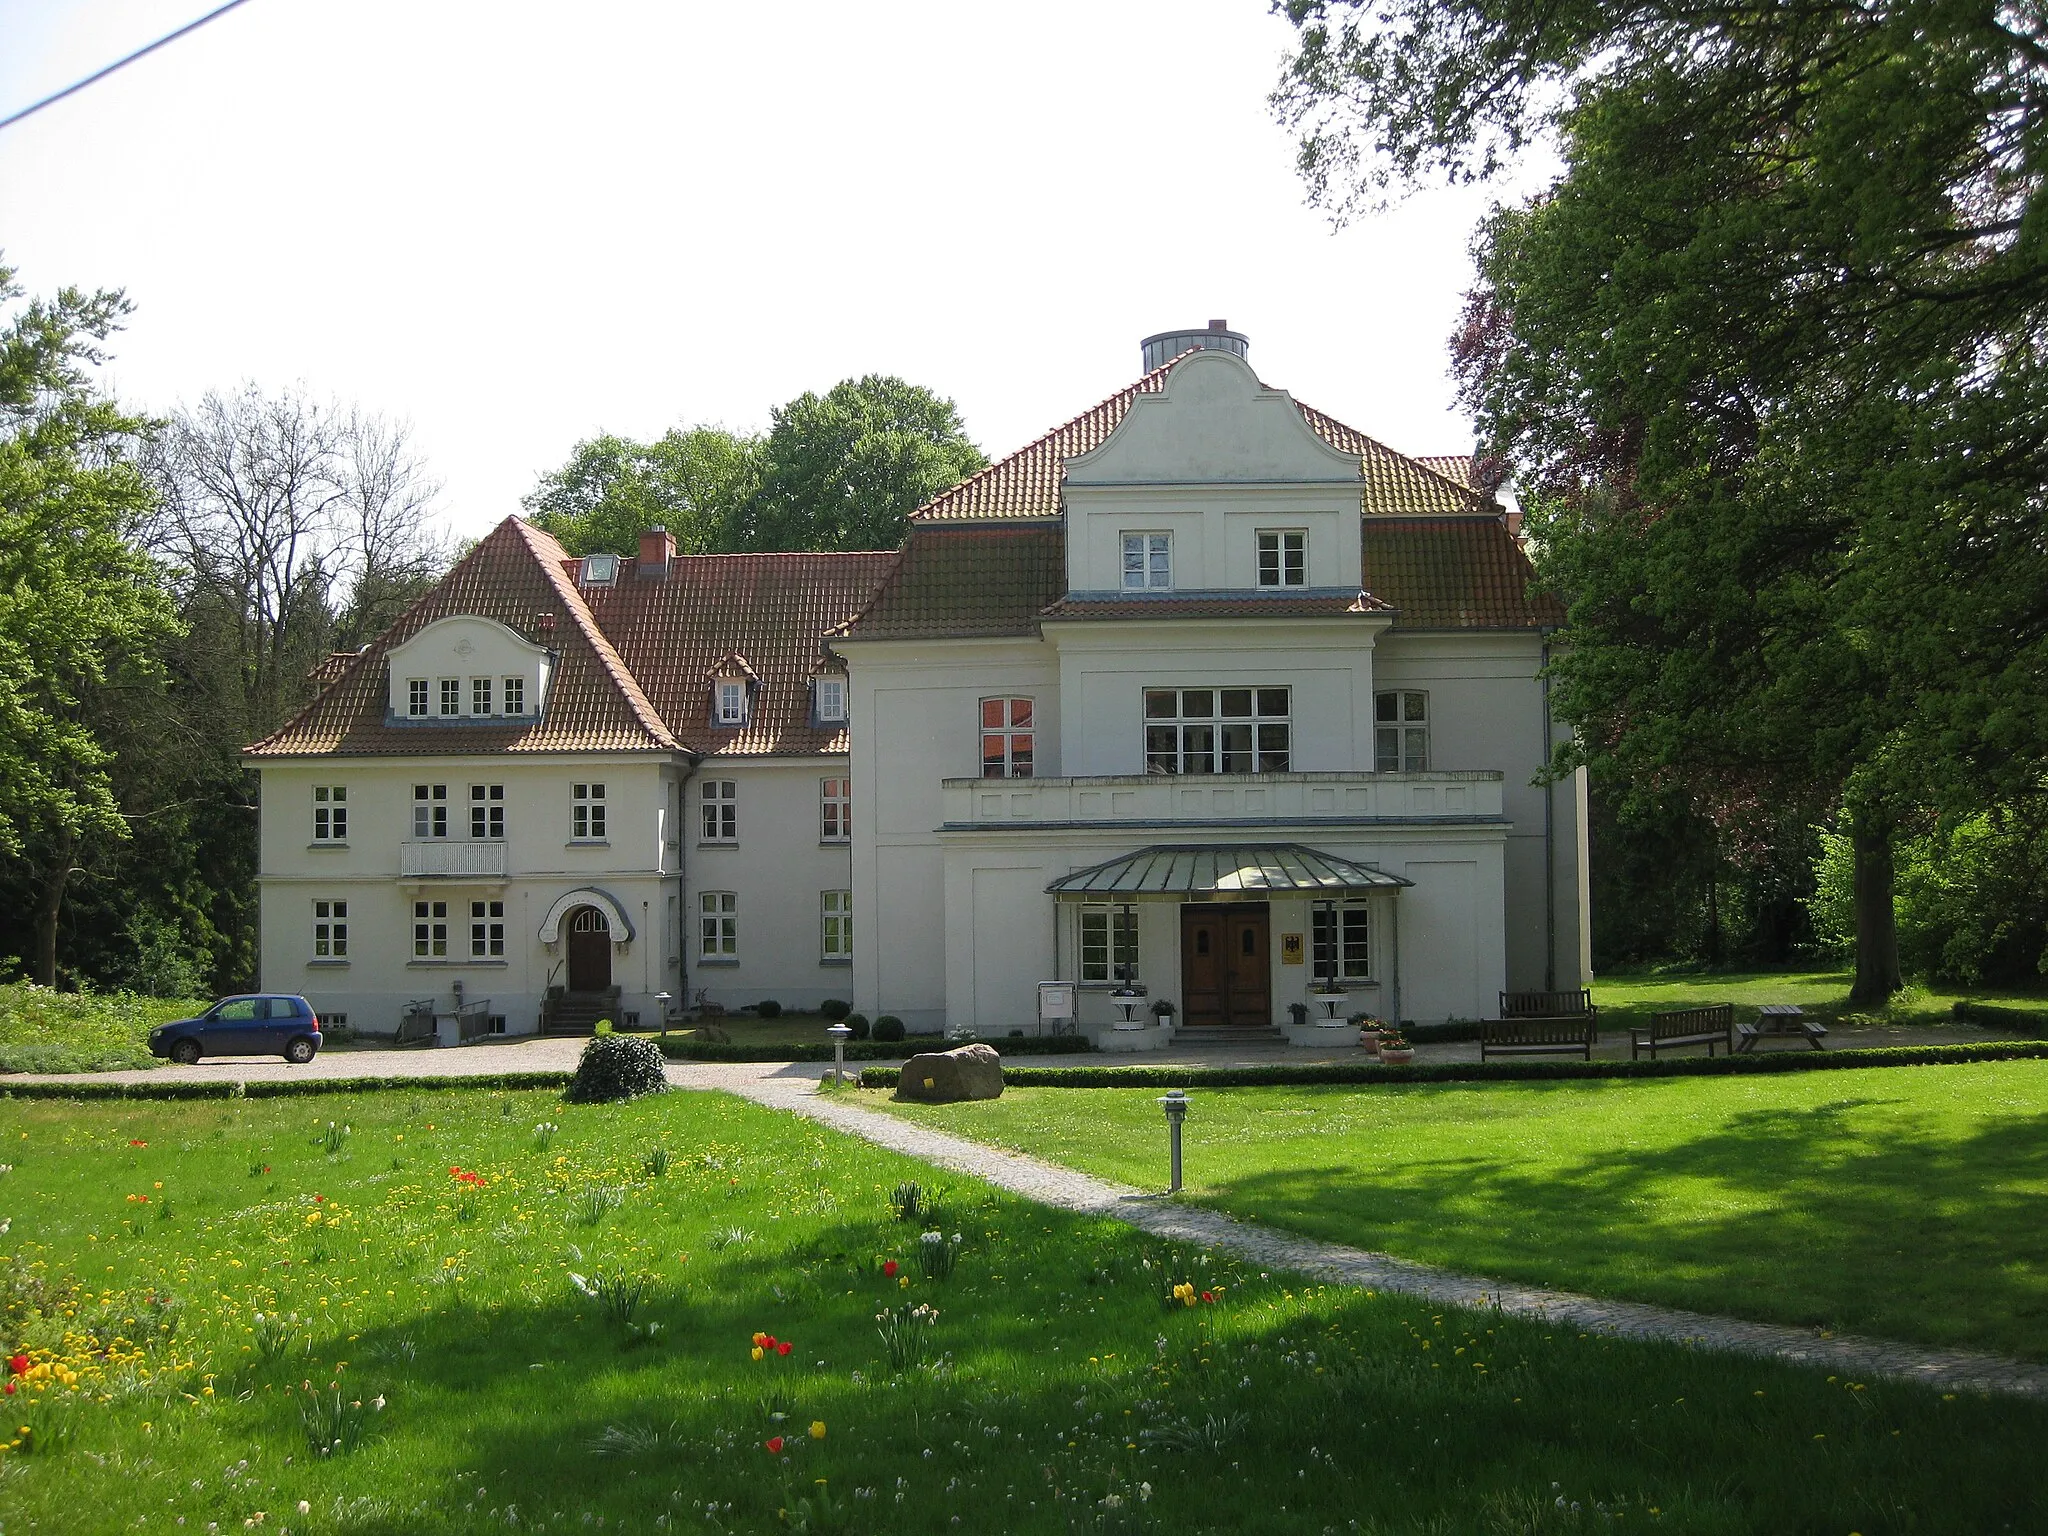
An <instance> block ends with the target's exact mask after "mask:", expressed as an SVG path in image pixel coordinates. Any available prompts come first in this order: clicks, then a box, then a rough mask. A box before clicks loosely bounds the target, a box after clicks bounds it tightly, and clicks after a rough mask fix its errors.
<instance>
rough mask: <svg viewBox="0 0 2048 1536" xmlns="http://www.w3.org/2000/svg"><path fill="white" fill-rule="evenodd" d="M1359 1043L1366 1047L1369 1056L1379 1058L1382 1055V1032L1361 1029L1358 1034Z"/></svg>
mask: <svg viewBox="0 0 2048 1536" xmlns="http://www.w3.org/2000/svg"><path fill="white" fill-rule="evenodd" d="M1358 1043H1359V1044H1360V1045H1362V1046H1364V1047H1365V1049H1366V1054H1367V1055H1370V1056H1377V1055H1379V1053H1380V1032H1379V1031H1378V1030H1376V1029H1361V1030H1360V1031H1359V1032H1358Z"/></svg>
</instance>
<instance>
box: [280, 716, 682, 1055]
mask: <svg viewBox="0 0 2048 1536" xmlns="http://www.w3.org/2000/svg"><path fill="white" fill-rule="evenodd" d="M680 772H681V766H680V765H679V764H677V763H674V762H672V761H670V760H669V759H668V758H667V757H666V755H660V756H655V755H646V754H641V755H627V754H613V755H599V754H592V755H590V756H588V757H573V758H572V757H535V758H514V757H509V756H495V757H486V756H479V757H439V758H428V759H410V760H405V761H396V762H394V761H391V760H388V759H382V758H353V759H347V758H338V759H328V760H291V761H274V762H266V763H264V764H262V766H261V776H262V807H263V809H262V832H261V870H262V874H261V879H262V894H261V908H260V910H261V923H262V948H261V954H262V985H263V986H264V987H266V988H272V989H276V990H280V991H292V992H303V993H304V994H305V995H306V996H307V997H309V998H310V999H312V1001H313V1003H314V1005H315V1006H316V1007H317V1008H318V1009H320V1011H321V1012H322V1013H323V1014H325V1013H345V1014H346V1015H347V1016H348V1020H349V1023H350V1024H351V1025H352V1026H354V1027H356V1028H359V1029H364V1030H369V1031H372V1032H385V1031H390V1030H393V1029H396V1028H397V1026H398V1021H399V1018H400V1015H401V1014H402V1012H403V1011H404V1008H405V1006H406V1004H407V1003H408V1002H409V1001H410V1000H412V999H415V998H429V997H431V998H433V999H435V1000H436V1002H437V1004H438V1005H439V1006H441V1007H443V1008H447V1007H450V1006H452V1004H453V999H454V987H455V983H456V982H458V981H460V982H461V983H462V990H463V996H464V998H465V1000H467V1001H470V1002H475V1001H476V1000H478V999H481V998H488V999H489V1000H490V1007H489V1010H488V1011H489V1012H491V1013H497V1014H503V1015H504V1016H505V1020H506V1028H507V1030H508V1031H509V1032H512V1033H519V1032H523V1031H528V1030H532V1029H535V1028H537V1027H538V1024H539V1018H540V1005H541V1000H542V998H543V996H544V995H545V993H546V990H547V988H548V986H549V985H550V984H551V983H560V982H561V981H562V979H563V978H562V974H561V972H562V970H563V967H564V964H565V958H564V956H565V951H564V948H563V946H562V945H561V944H560V943H559V942H558V943H557V944H556V945H555V946H554V947H553V948H552V949H550V948H549V947H548V946H546V945H544V944H543V943H542V942H541V940H540V938H539V930H540V927H541V924H542V920H543V918H544V917H545V916H546V915H547V912H548V909H549V907H550V905H551V904H552V903H553V902H554V901H555V900H556V899H557V898H558V897H560V896H563V895H565V894H567V893H569V892H572V891H575V890H578V889H580V888H583V887H586V886H594V887H597V888H598V889H601V890H603V891H605V892H607V893H609V894H610V895H611V896H612V897H614V898H615V899H616V900H617V902H618V904H619V906H620V907H621V909H622V910H623V912H624V914H625V916H626V918H627V920H628V921H629V922H630V923H631V924H632V925H633V928H634V937H633V938H632V939H631V940H630V941H627V942H625V943H623V944H618V945H615V946H614V950H613V956H612V979H613V981H614V983H615V984H616V985H618V986H619V987H620V988H621V990H622V994H623V995H622V997H621V1000H620V1008H621V1011H622V1012H640V1013H642V1014H643V1016H644V1017H646V1018H648V1019H650V1020H651V1019H652V1018H653V1017H654V1007H655V1005H654V994H656V993H658V992H661V991H663V990H669V991H673V990H674V988H675V986H676V981H677V973H676V972H675V971H674V970H673V969H672V968H671V967H669V966H668V964H667V961H668V950H667V948H666V945H665V942H664V941H665V936H664V934H663V932H662V929H663V925H664V921H665V917H666V912H667V903H668V898H669V897H670V896H672V895H674V894H676V893H677V891H678V890H679V889H680V887H679V883H678V875H679V852H678V850H677V848H676V847H675V846H674V843H673V834H674V826H675V809H674V796H675V783H676V780H677V778H678V776H679V774H680ZM574 783H586V784H588V783H603V784H604V785H605V805H606V822H607V827H606V832H607V835H606V837H605V838H603V839H601V840H600V839H585V840H582V841H578V840H575V839H573V838H572V837H571V835H570V834H571V820H570V811H571V805H572V799H571V785H572V784H574ZM417 784H428V785H435V784H445V785H446V786H447V788H448V799H447V802H446V803H447V805H448V807H449V836H448V837H447V838H446V839H445V840H431V841H433V843H434V846H433V847H432V848H431V849H430V850H427V854H426V856H428V857H431V858H434V859H436V860H439V861H453V862H454V863H455V864H456V865H458V866H460V865H462V864H463V863H464V862H465V861H474V863H473V865H472V867H478V868H489V869H493V870H502V871H503V873H502V874H501V875H500V874H494V873H486V874H478V875H460V874H457V875H448V876H441V877H433V878H417V879H407V878H405V877H404V876H403V875H402V874H401V870H402V869H403V868H404V866H405V864H406V861H407V858H408V851H409V850H413V851H415V852H416V851H417V850H418V843H417V840H415V839H414V837H413V835H412V834H413V820H412V812H413V804H414V802H413V797H412V792H413V787H414V786H415V785H417ZM472 784H480V785H503V786H504V788H505V799H504V801H503V804H504V806H505V834H506V835H505V838H504V840H503V842H502V844H499V843H497V842H496V841H495V840H488V839H487V840H485V841H484V842H482V843H479V842H476V841H473V840H472V839H471V838H470V837H469V836H468V833H469V805H470V801H469V787H470V786H471V785H472ZM316 786H326V787H329V788H330V789H331V788H332V787H334V786H345V787H346V788H347V790H348V800H347V806H348V812H349V816H348V838H347V840H346V842H345V843H340V844H337V843H333V842H316V841H315V840H314V838H313V835H312V832H313V809H314V804H315V802H314V800H313V790H314V788H315V787H316ZM330 805H331V802H330ZM322 900H325V901H335V900H345V901H346V902H347V903H348V908H349V910H348V924H349V954H348V956H347V959H346V961H345V963H337V962H334V961H329V962H325V963H323V962H321V961H319V960H318V959H317V958H316V957H315V956H314V954H313V923H314V921H315V919H314V906H313V904H314V903H315V902H316V901H322ZM416 900H428V901H445V902H447V903H448V916H447V922H448V927H449V935H448V937H449V949H450V954H449V956H448V957H447V958H446V959H425V960H422V959H419V958H417V957H416V956H414V954H413V953H412V923H413V920H414V919H413V913H412V903H413V902H414V901H416ZM472 901H502V902H503V903H504V904H505V916H504V922H505V940H506V944H505V948H506V953H505V957H504V959H503V960H495V961H494V960H488V959H486V960H475V959H472V958H471V957H470V954H469V924H470V921H471V918H470V905H469V904H470V903H471V902H472Z"/></svg>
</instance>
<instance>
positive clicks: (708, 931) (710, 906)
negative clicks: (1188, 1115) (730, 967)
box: [697, 891, 740, 960]
mask: <svg viewBox="0 0 2048 1536" xmlns="http://www.w3.org/2000/svg"><path fill="white" fill-rule="evenodd" d="M697 911H698V916H697V954H698V957H699V958H700V959H704V960H731V959H734V958H736V957H737V956H738V955H739V952H740V899H739V897H738V896H736V895H734V894H733V893H732V892H731V891H704V892H702V893H701V894H699V896H698V897H697Z"/></svg>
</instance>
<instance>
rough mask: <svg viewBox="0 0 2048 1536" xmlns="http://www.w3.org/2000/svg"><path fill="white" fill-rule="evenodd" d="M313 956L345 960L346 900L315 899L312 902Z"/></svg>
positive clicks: (346, 939)
mask: <svg viewBox="0 0 2048 1536" xmlns="http://www.w3.org/2000/svg"><path fill="white" fill-rule="evenodd" d="M313 958H314V959H315V960H346V959H347V958H348V903H347V902H345V901H316V902H314V903H313Z"/></svg>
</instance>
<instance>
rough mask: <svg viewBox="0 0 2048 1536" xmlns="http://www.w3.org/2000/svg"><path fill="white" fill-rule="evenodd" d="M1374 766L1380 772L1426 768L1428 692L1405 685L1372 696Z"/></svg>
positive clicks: (1406, 771) (1413, 770) (1427, 758)
mask: <svg viewBox="0 0 2048 1536" xmlns="http://www.w3.org/2000/svg"><path fill="white" fill-rule="evenodd" d="M1373 714H1374V717H1375V724H1374V727H1373V735H1374V748H1373V765H1374V766H1375V767H1376V768H1378V769H1379V771H1380V772H1381V773H1427V772H1428V771H1429V695H1428V694H1426V693H1418V692H1416V691H1415V690H1414V689H1410V688H1404V689H1400V690H1397V691H1395V692H1391V693H1381V694H1375V695H1374V696H1373Z"/></svg>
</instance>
